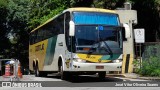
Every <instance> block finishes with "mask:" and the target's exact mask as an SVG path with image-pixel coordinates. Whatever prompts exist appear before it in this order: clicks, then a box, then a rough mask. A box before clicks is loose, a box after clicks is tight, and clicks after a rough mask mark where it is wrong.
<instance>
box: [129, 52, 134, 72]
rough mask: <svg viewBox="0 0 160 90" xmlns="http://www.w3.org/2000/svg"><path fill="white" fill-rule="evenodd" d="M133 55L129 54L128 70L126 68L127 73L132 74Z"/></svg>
mask: <svg viewBox="0 0 160 90" xmlns="http://www.w3.org/2000/svg"><path fill="white" fill-rule="evenodd" d="M133 58H134V57H133V54H130V60H129V68H128V73H132V72H133Z"/></svg>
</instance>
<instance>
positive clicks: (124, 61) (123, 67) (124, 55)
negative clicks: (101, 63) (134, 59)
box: [122, 54, 127, 74]
mask: <svg viewBox="0 0 160 90" xmlns="http://www.w3.org/2000/svg"><path fill="white" fill-rule="evenodd" d="M126 57H127V55H126V54H123V62H122V74H124V73H125V65H126Z"/></svg>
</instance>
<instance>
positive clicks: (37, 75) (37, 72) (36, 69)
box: [35, 66, 39, 77]
mask: <svg viewBox="0 0 160 90" xmlns="http://www.w3.org/2000/svg"><path fill="white" fill-rule="evenodd" d="M35 76H36V77H39V70H38V66H35Z"/></svg>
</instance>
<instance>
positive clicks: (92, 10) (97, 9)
mask: <svg viewBox="0 0 160 90" xmlns="http://www.w3.org/2000/svg"><path fill="white" fill-rule="evenodd" d="M67 11H69V12H74V11H86V12H106V13H115V14H116V12H115V11H114V10H108V9H101V8H85V7H77V8H68V9H66V10H64V11H63V13H65V12H67ZM59 15H60V14H58V15H56V16H54V17H53V18H51V19H49V20H47V21H46V22H45V23H43V24H42V25H40V26H38V27H37V28H35V29H33V30H32V31H31V33H32V32H34V31H36V30H37V29H38V28H40V27H42V26H44V25H45V24H47V23H48V22H50V21H52V20H53V19H54V18H56V17H57V16H59Z"/></svg>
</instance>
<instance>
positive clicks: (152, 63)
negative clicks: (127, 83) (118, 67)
mask: <svg viewBox="0 0 160 90" xmlns="http://www.w3.org/2000/svg"><path fill="white" fill-rule="evenodd" d="M139 73H140V74H142V75H145V76H158V77H160V58H158V57H152V56H151V57H150V58H149V59H146V60H144V61H143V63H142V67H141V69H140V71H139Z"/></svg>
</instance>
